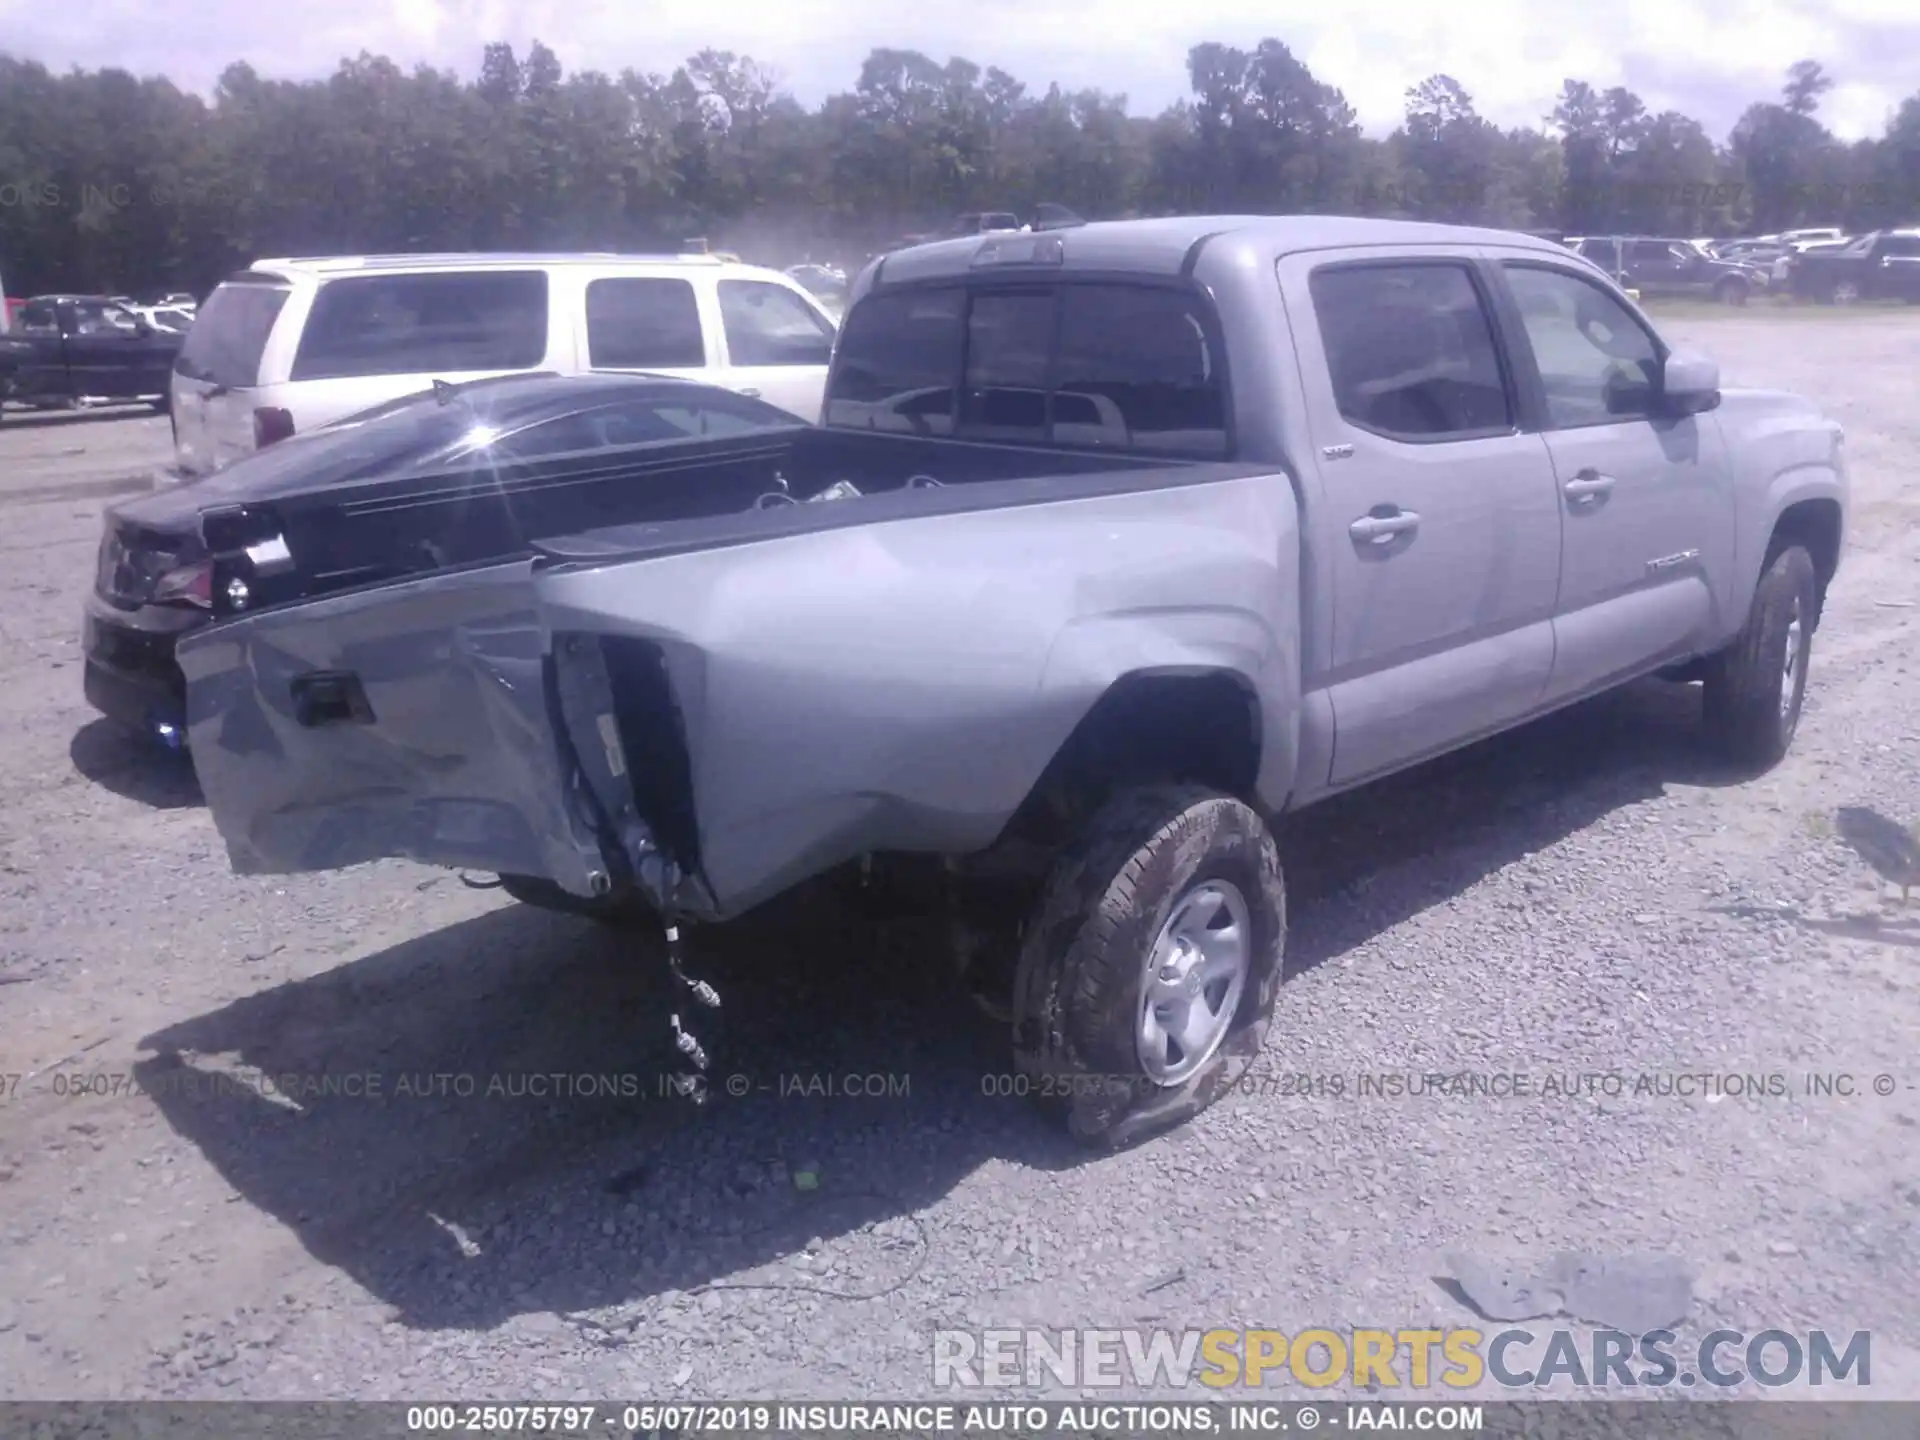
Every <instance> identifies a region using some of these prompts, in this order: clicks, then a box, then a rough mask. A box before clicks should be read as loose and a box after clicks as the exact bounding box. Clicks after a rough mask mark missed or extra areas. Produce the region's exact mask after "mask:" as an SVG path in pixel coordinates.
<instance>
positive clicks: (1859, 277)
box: [1785, 228, 1920, 305]
mask: <svg viewBox="0 0 1920 1440" xmlns="http://www.w3.org/2000/svg"><path fill="white" fill-rule="evenodd" d="M1785 263H1786V266H1787V272H1786V278H1787V286H1788V289H1789V290H1790V291H1791V292H1792V293H1793V294H1794V295H1798V296H1801V297H1804V298H1806V299H1809V300H1817V301H1822V302H1824V303H1826V304H1830V305H1831V304H1836V303H1838V304H1846V303H1849V302H1852V301H1856V300H1883V299H1884V300H1905V301H1907V302H1909V303H1910V304H1920V228H1915V229H1907V230H1876V231H1874V232H1873V233H1872V234H1870V235H1862V236H1861V237H1860V238H1859V239H1857V240H1852V241H1849V242H1847V243H1845V244H1838V245H1820V246H1812V247H1809V248H1807V249H1805V250H1803V251H1801V252H1800V253H1799V254H1797V255H1795V256H1793V257H1792V258H1791V259H1789V260H1787V261H1786V262H1785Z"/></svg>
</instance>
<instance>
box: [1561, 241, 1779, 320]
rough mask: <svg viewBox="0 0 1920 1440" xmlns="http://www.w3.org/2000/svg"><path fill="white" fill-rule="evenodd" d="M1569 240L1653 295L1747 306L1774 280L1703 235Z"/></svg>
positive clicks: (1624, 281) (1637, 288)
mask: <svg viewBox="0 0 1920 1440" xmlns="http://www.w3.org/2000/svg"><path fill="white" fill-rule="evenodd" d="M1565 243H1566V245H1567V246H1568V248H1570V249H1571V250H1573V252H1574V253H1575V254H1577V255H1580V256H1582V257H1584V258H1585V259H1588V260H1591V261H1592V262H1593V263H1594V264H1595V265H1598V266H1599V267H1600V268H1601V269H1602V270H1604V271H1606V272H1607V274H1609V275H1611V276H1613V277H1614V278H1615V279H1616V280H1618V281H1619V282H1620V284H1621V285H1623V286H1626V287H1628V288H1630V289H1633V290H1635V291H1637V292H1639V294H1641V295H1643V296H1646V297H1648V298H1650V299H1651V298H1655V297H1660V298H1666V297H1678V296H1688V297H1697V298H1709V299H1713V300H1718V301H1720V302H1721V303H1723V304H1727V305H1744V304H1746V303H1747V301H1748V300H1749V299H1751V298H1752V297H1753V296H1755V295H1759V294H1764V293H1765V292H1766V291H1767V288H1768V286H1769V285H1770V284H1771V282H1772V275H1771V273H1770V272H1769V270H1768V269H1767V268H1766V267H1764V266H1762V265H1760V264H1757V263H1751V262H1748V261H1745V260H1734V259H1727V258H1722V257H1721V256H1719V255H1716V254H1715V253H1714V252H1713V251H1712V250H1711V249H1709V248H1708V247H1707V245H1706V244H1705V243H1703V242H1701V241H1699V240H1680V239H1673V238H1660V237H1647V236H1635V235H1576V236H1569V237H1568V238H1567V240H1566V242H1565Z"/></svg>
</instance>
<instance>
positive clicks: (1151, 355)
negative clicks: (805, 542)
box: [824, 281, 1231, 459]
mask: <svg viewBox="0 0 1920 1440" xmlns="http://www.w3.org/2000/svg"><path fill="white" fill-rule="evenodd" d="M1217 333H1218V332H1217V330H1216V329H1215V328H1214V326H1213V325H1212V323H1211V317H1210V314H1209V312H1208V311H1207V310H1206V309H1205V308H1204V304H1203V302H1202V300H1201V299H1200V297H1199V296H1198V295H1197V294H1196V293H1194V292H1192V291H1190V290H1187V289H1184V288H1176V287H1172V286H1154V285H1146V284H1128V283H1116V282H1097V281H1081V282H1073V281H1066V282H1058V283H1053V284H1047V283H1044V282H1041V283H1030V284H1024V285H1023V284H1019V283H1017V282H1016V283H1010V284H1007V285H1005V286H993V287H987V286H978V287H970V286H961V285H945V286H932V287H914V288H911V289H906V290H901V291H898V292H893V293H889V292H886V291H882V292H880V293H879V294H874V295H869V296H867V297H865V298H864V299H862V300H861V301H859V302H858V303H857V304H856V305H855V306H854V307H853V309H852V311H851V313H849V314H848V316H847V318H846V321H845V323H844V325H843V327H842V330H841V334H840V345H839V351H838V354H837V356H836V359H835V363H834V368H833V373H832V376H831V378H830V380H829V382H828V390H827V399H826V410H825V417H824V418H825V421H826V423H827V424H829V425H834V426H841V427H845V428H852V429H871V430H892V431H900V432H905V433H908V434H921V435H952V436H956V437H959V438H963V439H965V438H971V439H979V440H1001V441H1015V442H1027V443H1034V442H1037V443H1042V444H1054V445H1064V446H1072V447H1074V448H1080V449H1117V450H1127V451H1134V452H1140V453H1146V454H1162V455H1170V456H1180V457H1191V458H1197V459H1218V458H1221V457H1224V456H1226V455H1228V454H1229V453H1230V446H1231V437H1230V433H1229V427H1228V423H1227V421H1228V410H1227V385H1226V376H1225V374H1224V373H1223V369H1222V363H1221V355H1220V351H1219V345H1218V342H1217V339H1216V338H1215V337H1216V336H1217Z"/></svg>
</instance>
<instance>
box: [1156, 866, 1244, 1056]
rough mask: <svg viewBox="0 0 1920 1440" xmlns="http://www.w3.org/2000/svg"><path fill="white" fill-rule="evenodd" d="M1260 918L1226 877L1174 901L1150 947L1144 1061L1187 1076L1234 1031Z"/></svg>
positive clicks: (1192, 890) (1196, 886)
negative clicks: (1255, 926)
mask: <svg viewBox="0 0 1920 1440" xmlns="http://www.w3.org/2000/svg"><path fill="white" fill-rule="evenodd" d="M1252 956H1253V920H1252V916H1251V914H1250V913H1249V911H1248V909H1247V900H1246V896H1244V895H1242V894H1241V893H1240V888H1239V887H1238V886H1237V885H1234V884H1233V883H1232V882H1231V881H1227V880H1203V881H1201V882H1200V883H1199V884H1197V885H1195V886H1193V887H1192V888H1191V889H1189V890H1187V891H1186V892H1185V893H1184V894H1182V895H1181V896H1180V898H1179V899H1177V900H1175V901H1174V903H1173V909H1172V910H1171V911H1169V912H1168V914H1167V922H1166V924H1164V925H1162V926H1161V927H1160V934H1159V935H1158V937H1156V938H1155V940H1154V942H1153V948H1152V949H1151V950H1149V951H1148V952H1147V957H1146V969H1145V972H1144V974H1143V975H1142V978H1141V986H1140V991H1141V997H1140V1018H1139V1024H1138V1025H1137V1026H1136V1027H1135V1039H1136V1046H1135V1048H1136V1050H1137V1052H1138V1055H1139V1059H1140V1068H1141V1069H1142V1070H1144V1071H1145V1072H1146V1075H1147V1078H1148V1079H1150V1080H1152V1081H1153V1082H1154V1083H1155V1084H1157V1085H1164V1086H1173V1085H1179V1084H1182V1083H1184V1082H1185V1081H1186V1080H1187V1079H1188V1078H1190V1077H1191V1076H1192V1075H1193V1074H1194V1073H1195V1072H1196V1071H1197V1070H1199V1069H1200V1067H1201V1066H1202V1065H1205V1064H1206V1063H1207V1061H1209V1060H1210V1059H1212V1058H1213V1052H1214V1051H1216V1050H1218V1049H1219V1048H1220V1043H1221V1041H1223V1040H1225V1039H1226V1038H1227V1031H1228V1029H1229V1028H1230V1027H1231V1026H1232V1024H1233V1017H1234V1014H1235V1012H1237V1011H1238V1010H1239V1008H1240V997H1241V996H1242V995H1243V994H1244V993H1245V991H1246V988H1247V974H1248V971H1249V970H1250V969H1251V966H1252Z"/></svg>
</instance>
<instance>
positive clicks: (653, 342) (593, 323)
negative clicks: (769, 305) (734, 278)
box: [587, 276, 707, 370]
mask: <svg viewBox="0 0 1920 1440" xmlns="http://www.w3.org/2000/svg"><path fill="white" fill-rule="evenodd" d="M706 363H707V342H706V340H705V338H704V336H703V334H702V332H701V329H700V305H699V302H698V301H697V300H696V299H695V298H694V294H693V286H692V285H691V284H690V283H689V282H687V281H685V280H674V279H669V278H664V277H663V278H650V277H646V276H630V277H620V278H616V279H609V280H590V281H588V282H587V364H588V365H590V366H591V367H593V368H594V369H595V370H697V369H699V368H700V367H702V366H703V365H705V364H706Z"/></svg>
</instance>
